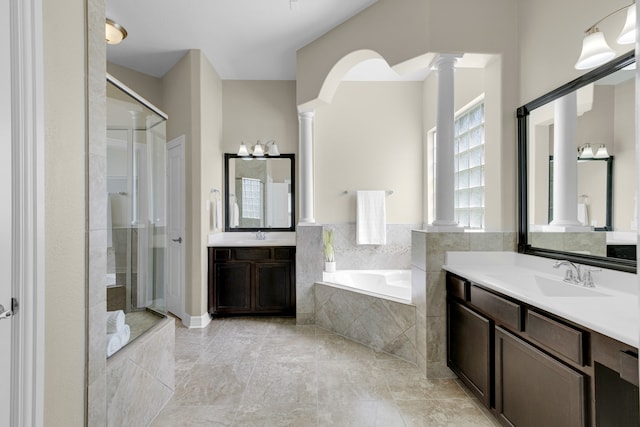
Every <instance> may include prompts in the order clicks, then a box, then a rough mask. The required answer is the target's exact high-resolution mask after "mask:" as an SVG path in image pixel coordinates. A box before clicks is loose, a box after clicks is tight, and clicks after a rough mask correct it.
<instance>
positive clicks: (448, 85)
mask: <svg viewBox="0 0 640 427" xmlns="http://www.w3.org/2000/svg"><path fill="white" fill-rule="evenodd" d="M457 58H458V55H440V57H439V58H438V59H437V60H436V61H435V65H436V67H437V69H438V117H437V119H436V126H437V134H436V138H437V139H436V188H435V219H434V221H433V223H432V226H435V227H436V228H455V227H457V225H458V223H457V222H456V220H455V215H454V213H455V212H454V209H455V203H454V192H455V187H454V146H453V122H454V115H455V114H454V113H455V111H454V98H453V94H454V81H453V73H454V65H455V63H456V60H457Z"/></svg>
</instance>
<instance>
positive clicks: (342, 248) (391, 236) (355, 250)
mask: <svg viewBox="0 0 640 427" xmlns="http://www.w3.org/2000/svg"><path fill="white" fill-rule="evenodd" d="M324 228H327V229H332V230H334V247H335V255H336V267H337V268H338V269H339V270H394V269H403V270H404V269H409V268H411V230H416V229H420V228H422V224H387V244H386V245H357V244H356V224H355V223H346V224H325V225H324Z"/></svg>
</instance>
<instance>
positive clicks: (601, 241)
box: [529, 232, 607, 256]
mask: <svg viewBox="0 0 640 427" xmlns="http://www.w3.org/2000/svg"><path fill="white" fill-rule="evenodd" d="M529 244H531V246H535V247H537V248H554V249H556V250H559V251H565V252H581V253H588V254H590V255H597V256H607V233H593V232H584V233H583V232H575V233H573V232H562V233H552V232H529Z"/></svg>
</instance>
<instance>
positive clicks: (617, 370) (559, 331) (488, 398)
mask: <svg viewBox="0 0 640 427" xmlns="http://www.w3.org/2000/svg"><path fill="white" fill-rule="evenodd" d="M487 254H488V253H475V254H474V253H467V254H465V255H461V257H462V258H463V259H458V260H457V261H456V260H455V258H456V253H449V254H448V258H449V259H448V261H447V266H445V269H446V270H448V273H447V279H446V287H447V364H448V366H449V367H450V368H451V369H452V370H453V371H454V372H455V373H456V374H457V375H458V376H459V377H460V378H461V379H462V381H463V382H464V383H465V384H466V385H467V386H468V387H469V388H470V389H471V390H472V391H473V393H474V394H475V395H476V396H477V397H478V399H480V401H481V402H482V403H483V404H484V405H485V406H486V407H487V408H489V409H490V410H491V411H492V412H493V413H494V414H495V416H496V417H497V418H498V419H499V420H500V422H501V423H502V424H504V425H516V426H542V425H544V426H554V425H555V426H592V425H594V426H595V425H597V426H617V427H622V426H637V425H638V423H639V420H640V418H639V415H638V319H637V317H638V314H637V304H638V295H637V291H635V292H634V291H628V289H627V288H624V287H623V286H622V285H620V286H618V285H615V286H613V287H609V286H606V285H605V281H607V282H608V281H609V280H610V279H613V280H616V281H617V283H621V282H620V277H621V275H624V274H625V273H620V272H606V273H605V272H602V273H604V274H601V276H602V277H601V278H599V279H598V280H599V282H600V283H599V284H598V285H597V286H596V288H593V289H590V288H584V287H581V286H577V285H571V284H567V283H564V282H562V275H561V273H562V271H557V270H556V271H555V272H552V270H550V269H549V266H551V265H552V263H553V262H552V260H549V259H543V258H538V257H531V256H527V255H522V254H515V253H506V254H505V253H502V255H504V257H503V258H502V259H501V255H487ZM474 255H475V256H474ZM452 258H453V259H452ZM536 258H537V259H536ZM472 260H473V261H472ZM554 273H555V275H554ZM611 275H613V276H611ZM616 275H617V276H616ZM629 276H631V277H629V278H628V279H631V280H632V282H630V285H631V286H630V288H633V287H634V286H633V281H635V275H629ZM636 287H637V286H636Z"/></svg>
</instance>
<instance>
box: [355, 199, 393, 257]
mask: <svg viewBox="0 0 640 427" xmlns="http://www.w3.org/2000/svg"><path fill="white" fill-rule="evenodd" d="M385 196H386V192H385V191H358V192H357V193H356V199H357V201H356V206H357V214H356V243H357V244H358V245H386V244H387V213H386V206H385Z"/></svg>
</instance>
